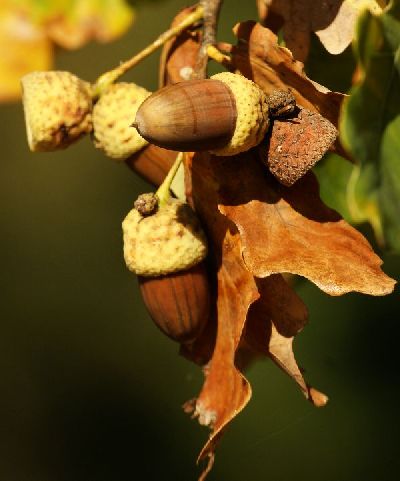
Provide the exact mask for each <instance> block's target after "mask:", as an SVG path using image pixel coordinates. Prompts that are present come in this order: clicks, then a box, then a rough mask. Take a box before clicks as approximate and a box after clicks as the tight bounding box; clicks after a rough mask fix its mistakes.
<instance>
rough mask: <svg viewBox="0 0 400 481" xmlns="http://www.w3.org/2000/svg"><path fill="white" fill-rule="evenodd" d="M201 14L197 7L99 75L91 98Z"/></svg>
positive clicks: (201, 8) (201, 7)
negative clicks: (145, 45)
mask: <svg viewBox="0 0 400 481" xmlns="http://www.w3.org/2000/svg"><path fill="white" fill-rule="evenodd" d="M203 14H204V9H203V6H202V5H199V6H197V7H196V9H195V10H193V12H192V13H190V14H189V15H188V16H187V17H185V18H184V19H183V20H182V21H181V22H180V23H178V24H177V25H175V26H174V27H171V28H169V29H168V30H166V31H165V32H163V33H162V34H161V35H159V36H158V37H157V38H156V39H155V40H154V41H153V42H152V43H151V44H150V45H148V46H147V47H145V48H144V49H143V50H141V51H140V52H139V53H137V54H136V55H134V56H133V57H132V58H130V59H129V60H126V61H125V62H123V63H121V64H120V65H118V67H115V68H114V69H112V70H109V71H108V72H105V73H104V74H102V75H100V77H99V78H98V79H97V80H96V82H95V83H94V85H93V94H92V95H93V98H98V97H99V96H100V95H101V93H102V92H103V91H104V90H105V89H106V88H107V87H109V86H110V85H111V84H113V83H114V82H115V81H116V80H117V79H118V78H119V77H121V76H122V75H124V74H125V73H126V72H127V71H128V70H130V69H131V68H132V67H134V66H135V65H137V64H138V63H139V62H141V61H142V60H143V59H145V58H146V57H148V56H149V55H150V54H152V53H153V52H155V51H156V50H157V49H158V48H159V47H161V46H162V45H164V43H165V42H167V41H168V40H170V39H171V38H172V37H175V36H176V35H179V34H180V33H181V32H182V31H183V30H186V29H187V28H188V27H190V26H191V25H193V24H194V23H196V22H198V21H199V20H201V19H202V18H203Z"/></svg>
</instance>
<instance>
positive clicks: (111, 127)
mask: <svg viewBox="0 0 400 481" xmlns="http://www.w3.org/2000/svg"><path fill="white" fill-rule="evenodd" d="M149 95H151V92H148V91H147V90H146V89H144V88H143V87H140V86H138V85H136V84H134V83H126V82H120V83H116V84H114V85H111V86H110V87H109V88H108V89H107V90H106V91H105V92H104V93H103V94H102V96H101V97H100V99H99V100H98V102H97V103H96V105H95V106H94V108H93V141H94V144H95V146H96V147H97V148H98V149H101V150H102V151H103V152H104V153H105V154H106V155H107V156H108V157H111V158H112V159H115V160H124V159H127V158H128V157H129V156H130V155H132V154H134V153H135V152H138V151H139V150H140V149H142V148H143V147H144V146H145V145H147V144H148V142H147V140H145V139H144V138H143V137H141V135H140V134H139V133H138V131H137V130H136V129H135V128H134V127H132V123H133V121H134V119H135V115H136V111H137V109H138V108H139V106H140V104H141V103H142V102H143V100H145V99H146V98H147V97H148V96H149Z"/></svg>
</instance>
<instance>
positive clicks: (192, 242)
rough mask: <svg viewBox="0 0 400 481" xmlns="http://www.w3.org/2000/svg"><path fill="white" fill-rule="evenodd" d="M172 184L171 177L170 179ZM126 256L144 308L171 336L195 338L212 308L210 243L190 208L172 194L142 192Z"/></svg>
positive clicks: (128, 225)
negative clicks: (208, 267) (161, 199)
mask: <svg viewBox="0 0 400 481" xmlns="http://www.w3.org/2000/svg"><path fill="white" fill-rule="evenodd" d="M167 183H169V181H167ZM122 228H123V234H124V236H123V237H124V258H125V262H126V265H127V267H128V269H129V270H131V271H133V272H135V273H136V274H138V279H139V285H140V289H141V293H142V295H143V299H144V301H145V304H146V307H147V309H148V311H149V313H150V316H151V317H152V319H153V321H154V322H155V324H156V325H157V326H158V327H159V328H160V329H161V330H162V331H163V332H164V333H165V334H166V335H167V336H169V337H170V338H171V339H174V340H175V341H178V342H185V343H186V342H190V341H193V340H194V339H195V338H196V337H197V336H198V335H199V333H200V332H201V331H202V330H203V327H204V326H205V324H206V322H207V320H208V311H209V304H210V301H209V288H208V278H207V273H206V270H205V266H204V262H202V261H203V260H204V258H205V256H206V255H207V241H206V237H205V235H204V233H203V231H202V229H201V226H200V223H199V220H198V218H197V217H196V214H195V213H194V211H193V210H192V209H191V207H190V206H189V205H188V204H186V203H184V202H182V201H180V200H177V199H174V198H171V197H169V198H168V199H166V200H165V199H164V202H163V203H161V202H159V198H158V196H157V195H156V194H153V193H146V194H141V195H140V196H139V197H138V199H137V200H136V201H135V203H134V208H133V209H132V210H131V211H130V212H129V213H128V215H127V216H126V217H125V219H124V221H123V223H122Z"/></svg>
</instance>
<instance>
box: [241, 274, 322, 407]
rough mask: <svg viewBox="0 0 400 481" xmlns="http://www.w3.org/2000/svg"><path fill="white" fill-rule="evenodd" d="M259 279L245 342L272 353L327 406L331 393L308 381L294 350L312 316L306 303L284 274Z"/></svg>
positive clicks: (306, 391) (317, 403)
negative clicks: (256, 297)
mask: <svg viewBox="0 0 400 481" xmlns="http://www.w3.org/2000/svg"><path fill="white" fill-rule="evenodd" d="M256 283H257V287H258V292H259V294H260V298H259V299H258V300H257V301H256V302H254V303H253V304H252V306H251V308H250V311H249V314H248V316H247V321H246V330H245V335H244V338H243V342H244V343H247V344H249V346H250V347H251V348H252V349H253V350H254V351H256V352H260V353H262V354H264V355H266V356H268V357H270V358H271V359H272V360H273V361H274V362H275V363H276V364H277V365H278V367H280V368H281V369H282V370H283V371H284V372H286V373H287V374H288V375H289V376H290V377H291V378H292V379H293V380H294V381H295V382H296V383H297V384H298V385H299V387H300V389H301V390H302V392H303V394H304V395H305V396H306V398H307V399H309V400H310V401H311V402H312V403H313V404H314V405H315V406H317V407H320V406H324V405H325V404H326V403H327V401H328V398H327V396H326V395H325V394H323V393H320V392H319V391H317V390H316V389H314V388H312V387H310V386H309V385H308V384H306V382H305V380H304V377H303V375H302V372H301V370H300V369H299V367H298V365H297V362H296V359H295V357H294V353H293V339H294V336H295V335H296V334H298V333H299V332H300V331H301V330H302V329H303V327H304V326H305V324H306V322H307V319H308V313H307V308H306V306H305V305H304V303H303V302H302V301H301V299H300V298H299V297H298V296H297V294H296V293H295V292H294V291H293V289H292V288H291V287H290V286H289V285H288V284H287V282H286V281H285V279H284V278H283V277H282V276H281V275H280V274H272V275H271V276H269V277H267V278H265V279H257V280H256Z"/></svg>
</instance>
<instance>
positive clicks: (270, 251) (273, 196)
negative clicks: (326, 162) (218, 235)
mask: <svg viewBox="0 0 400 481" xmlns="http://www.w3.org/2000/svg"><path fill="white" fill-rule="evenodd" d="M213 168H214V170H215V172H216V174H215V175H216V179H217V181H218V182H219V183H220V186H221V187H220V188H221V189H222V193H221V202H220V204H221V205H220V210H221V212H222V213H223V214H225V215H226V216H227V217H228V218H229V219H230V220H231V221H233V222H234V223H235V225H236V226H237V228H238V229H239V232H240V237H241V242H242V249H243V259H244V262H245V264H246V267H247V268H248V269H249V270H250V271H251V272H252V273H253V274H254V275H255V276H256V277H267V276H269V275H271V274H274V273H281V272H290V273H292V274H298V275H301V276H304V277H306V278H307V279H309V280H310V281H311V282H313V283H314V284H316V285H317V286H318V287H319V288H320V289H322V290H323V291H324V292H326V293H327V294H330V295H334V296H335V295H341V294H344V293H346V292H350V291H357V292H362V293H364V294H371V295H385V294H389V293H390V292H392V290H393V286H394V283H395V282H394V280H393V279H391V278H390V277H388V276H387V275H386V274H384V273H383V272H382V270H381V268H380V265H381V264H382V261H381V259H380V258H379V257H378V256H377V255H376V254H375V253H374V251H373V250H372V248H371V246H370V244H369V243H368V241H367V240H366V239H365V237H363V235H362V234H360V233H359V232H358V231H357V230H356V229H354V228H353V227H351V226H350V225H349V224H347V223H346V222H345V221H344V220H343V219H342V218H341V217H340V216H339V214H337V213H336V212H335V211H333V210H331V209H329V208H328V207H326V206H325V205H324V203H323V202H322V201H321V199H320V197H319V188H318V183H317V181H316V179H315V177H314V175H313V174H312V173H311V172H309V173H307V174H306V175H305V176H304V177H303V178H302V179H300V180H299V181H298V182H297V183H296V184H295V185H294V186H292V187H290V188H287V187H283V186H282V185H280V184H279V183H278V182H277V181H276V180H275V179H274V178H273V177H272V176H271V175H269V174H268V173H265V172H263V169H262V166H260V164H259V162H258V160H257V158H256V155H255V154H253V153H251V152H248V153H246V154H245V155H242V156H238V157H237V158H236V159H235V161H234V162H230V163H229V162H226V161H224V160H223V159H222V158H220V159H216V160H215V162H214V164H213Z"/></svg>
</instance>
